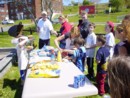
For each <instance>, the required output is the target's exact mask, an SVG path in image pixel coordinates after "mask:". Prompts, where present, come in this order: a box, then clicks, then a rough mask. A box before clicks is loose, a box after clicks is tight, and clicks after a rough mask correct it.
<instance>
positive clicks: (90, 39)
mask: <svg viewBox="0 0 130 98" xmlns="http://www.w3.org/2000/svg"><path fill="white" fill-rule="evenodd" d="M88 29H89V34H88V36H87V38H86V39H85V41H86V57H87V65H88V78H90V79H91V78H93V77H94V70H93V63H94V56H95V47H96V35H95V33H94V32H93V31H94V29H95V24H94V23H90V24H89V27H88Z"/></svg>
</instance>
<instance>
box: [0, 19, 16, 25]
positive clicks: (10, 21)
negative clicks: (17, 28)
mask: <svg viewBox="0 0 130 98" xmlns="http://www.w3.org/2000/svg"><path fill="white" fill-rule="evenodd" d="M2 24H14V20H3V21H2Z"/></svg>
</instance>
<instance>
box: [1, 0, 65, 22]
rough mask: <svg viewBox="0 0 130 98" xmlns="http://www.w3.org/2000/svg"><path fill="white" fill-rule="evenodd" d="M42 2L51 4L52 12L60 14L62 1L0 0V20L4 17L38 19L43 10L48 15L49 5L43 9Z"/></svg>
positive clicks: (45, 5)
mask: <svg viewBox="0 0 130 98" xmlns="http://www.w3.org/2000/svg"><path fill="white" fill-rule="evenodd" d="M21 1H22V2H21ZM42 1H46V2H51V6H52V9H53V12H59V13H61V12H62V9H63V4H62V0H0V9H2V10H0V14H1V16H0V20H3V19H5V17H9V19H13V20H20V19H32V18H33V16H34V18H39V17H40V16H41V12H42V10H43V9H44V10H46V11H47V12H48V13H50V12H51V11H50V10H49V5H48V4H49V3H48V4H44V8H43V7H42V4H43V3H42Z"/></svg>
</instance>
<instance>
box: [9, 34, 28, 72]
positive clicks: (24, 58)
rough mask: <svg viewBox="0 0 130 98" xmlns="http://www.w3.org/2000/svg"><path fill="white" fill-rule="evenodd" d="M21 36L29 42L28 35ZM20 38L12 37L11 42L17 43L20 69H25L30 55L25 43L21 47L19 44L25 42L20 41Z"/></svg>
mask: <svg viewBox="0 0 130 98" xmlns="http://www.w3.org/2000/svg"><path fill="white" fill-rule="evenodd" d="M19 38H22V39H24V40H23V41H24V42H28V37H26V36H22V37H19ZM19 38H14V39H12V41H11V42H12V43H13V44H15V45H16V50H17V56H18V67H19V70H25V69H26V68H27V64H28V55H27V51H26V48H25V45H23V46H22V47H19V44H21V43H23V41H21V42H19Z"/></svg>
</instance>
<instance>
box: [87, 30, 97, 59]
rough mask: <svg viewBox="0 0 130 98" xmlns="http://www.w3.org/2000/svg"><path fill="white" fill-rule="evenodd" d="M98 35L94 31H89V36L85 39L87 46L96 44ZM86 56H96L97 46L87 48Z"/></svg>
mask: <svg viewBox="0 0 130 98" xmlns="http://www.w3.org/2000/svg"><path fill="white" fill-rule="evenodd" d="M96 38H97V37H96V35H95V33H94V32H92V33H89V34H88V36H87V38H86V39H85V42H86V46H87V47H91V46H92V45H95V44H96ZM86 56H87V57H92V58H93V57H94V56H95V48H90V49H87V50H86Z"/></svg>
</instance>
